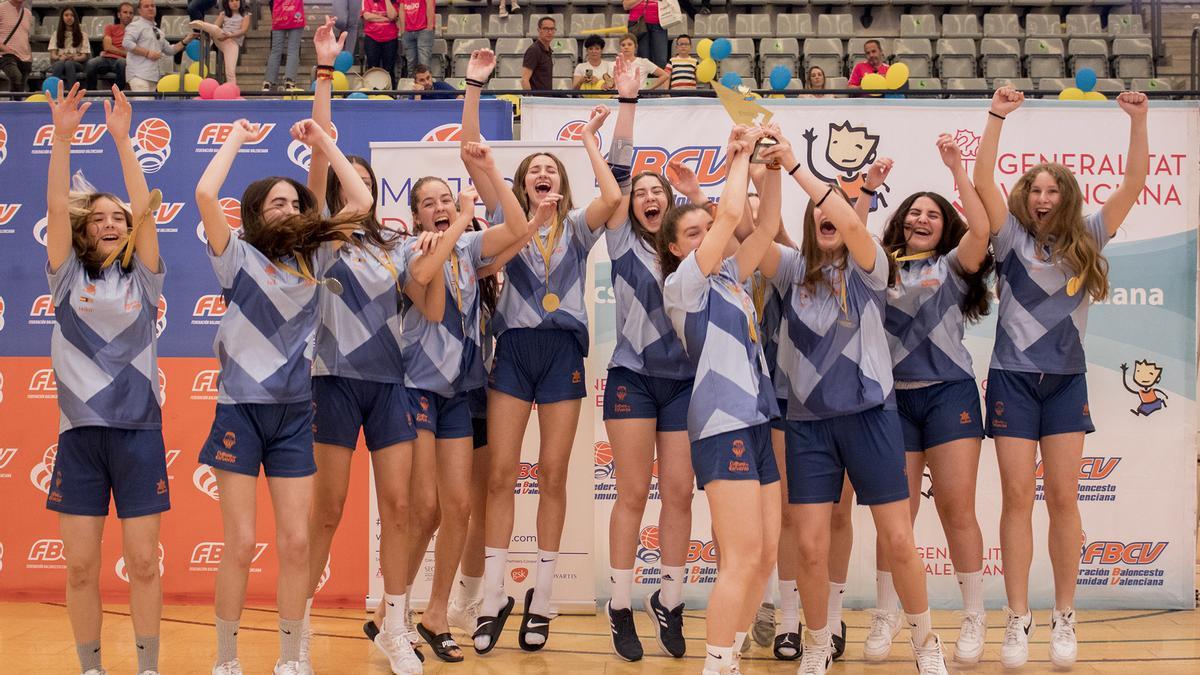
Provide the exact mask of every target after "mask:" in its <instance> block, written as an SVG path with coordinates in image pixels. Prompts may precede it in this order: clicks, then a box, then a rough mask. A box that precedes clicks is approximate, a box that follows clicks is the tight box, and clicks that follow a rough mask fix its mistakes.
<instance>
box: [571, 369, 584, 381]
mask: <svg viewBox="0 0 1200 675" xmlns="http://www.w3.org/2000/svg"><path fill="white" fill-rule="evenodd" d="M582 380H583V376H582V375H580V374H579V371H578V370H576V371H575V372H573V373H571V384H579V383H580V381H582Z"/></svg>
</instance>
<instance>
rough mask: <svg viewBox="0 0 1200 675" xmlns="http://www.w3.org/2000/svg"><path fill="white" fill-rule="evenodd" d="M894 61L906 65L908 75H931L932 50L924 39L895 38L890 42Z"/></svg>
mask: <svg viewBox="0 0 1200 675" xmlns="http://www.w3.org/2000/svg"><path fill="white" fill-rule="evenodd" d="M892 54H893V56H894V57H895V61H901V62H903V63H906V64H908V72H909V75H911V76H914V77H930V76H931V75H933V66H932V61H933V50H932V48H931V47H930V45H929V40H927V39H925V38H897V39H896V40H895V41H894V42H892Z"/></svg>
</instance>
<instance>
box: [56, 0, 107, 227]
mask: <svg viewBox="0 0 1200 675" xmlns="http://www.w3.org/2000/svg"><path fill="white" fill-rule="evenodd" d="M67 12H70V13H71V14H74V15H75V22H74V23H72V24H71V44H69V45H66V46H67V47H82V46H83V44H84V43H83V29H81V28H80V27H79V12H78V11H77V10H76V9H75V8H74V7H63V8H62V11H60V12H59V13H58V29H56V30H55V31H54V34H55V35H56V36H57V44H55V45H54V48H55V49H62V48H63V41H64V40H65V38H66V37H67V35H66V33H64V32H63V28H65V27H66V25H67V24H66V23H64V22H63V16H65V15H66V13H67ZM118 203H120V202H118Z"/></svg>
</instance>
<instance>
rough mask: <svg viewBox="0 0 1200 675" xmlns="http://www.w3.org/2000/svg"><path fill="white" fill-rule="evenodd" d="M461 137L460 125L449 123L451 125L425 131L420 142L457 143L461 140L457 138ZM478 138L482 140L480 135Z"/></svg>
mask: <svg viewBox="0 0 1200 675" xmlns="http://www.w3.org/2000/svg"><path fill="white" fill-rule="evenodd" d="M461 135H462V125H461V124H454V123H451V124H443V125H441V126H436V127H434V128H432V129H430V130H429V131H426V132H425V136H424V138H422V139H421V140H422V141H426V142H429V141H445V142H451V143H457V142H458V141H459V140H461V139H460V138H459V137H460V136H461ZM480 138H483V136H482V134H481V135H480ZM483 140H487V139H483Z"/></svg>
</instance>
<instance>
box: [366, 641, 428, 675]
mask: <svg viewBox="0 0 1200 675" xmlns="http://www.w3.org/2000/svg"><path fill="white" fill-rule="evenodd" d="M375 646H376V647H378V648H379V651H381V652H383V654H384V656H386V657H387V659H388V663H389V664H390V665H391V667H392V672H393V673H396V675H414V674H415V673H420V672H422V670H423V668H422V666H421V661H420V660H418V659H417V655H416V654H415V653H413V648H412V643H411V642H409V641H408V636H407V635H396V634H393V633H388V632H387V631H383V630H381V631H379V635H376V636H375Z"/></svg>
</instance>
